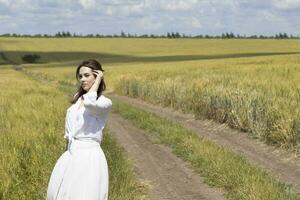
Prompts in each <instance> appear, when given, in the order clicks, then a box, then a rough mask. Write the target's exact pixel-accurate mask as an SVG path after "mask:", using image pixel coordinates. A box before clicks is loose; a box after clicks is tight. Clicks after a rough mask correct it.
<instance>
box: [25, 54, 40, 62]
mask: <svg viewBox="0 0 300 200" xmlns="http://www.w3.org/2000/svg"><path fill="white" fill-rule="evenodd" d="M40 58H41V57H40V56H39V55H37V54H26V55H24V56H23V57H22V60H23V61H24V62H27V63H35V62H36V61H37V60H38V59H40Z"/></svg>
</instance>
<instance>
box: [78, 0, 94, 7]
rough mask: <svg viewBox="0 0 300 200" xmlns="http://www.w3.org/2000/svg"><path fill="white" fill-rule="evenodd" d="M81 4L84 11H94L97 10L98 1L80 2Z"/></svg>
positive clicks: (80, 0) (83, 0)
mask: <svg viewBox="0 0 300 200" xmlns="http://www.w3.org/2000/svg"><path fill="white" fill-rule="evenodd" d="M79 4H80V5H81V6H82V7H83V8H84V9H92V8H95V6H96V1H95V0H79Z"/></svg>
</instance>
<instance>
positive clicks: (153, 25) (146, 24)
mask: <svg viewBox="0 0 300 200" xmlns="http://www.w3.org/2000/svg"><path fill="white" fill-rule="evenodd" d="M137 25H138V26H139V27H140V28H141V29H143V30H156V29H160V28H162V26H163V23H162V22H161V21H159V20H157V19H154V18H151V17H143V18H141V19H137Z"/></svg>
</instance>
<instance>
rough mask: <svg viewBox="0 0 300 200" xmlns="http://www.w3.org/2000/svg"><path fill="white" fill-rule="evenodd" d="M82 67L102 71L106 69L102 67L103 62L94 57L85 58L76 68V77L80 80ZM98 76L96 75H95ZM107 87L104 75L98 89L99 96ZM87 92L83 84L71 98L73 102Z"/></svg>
mask: <svg viewBox="0 0 300 200" xmlns="http://www.w3.org/2000/svg"><path fill="white" fill-rule="evenodd" d="M81 67H89V68H91V69H92V70H101V71H102V72H104V70H103V69H102V66H101V64H100V63H99V62H98V61H97V60H94V59H88V60H84V61H82V62H81V63H80V64H79V65H78V66H77V69H76V79H77V80H78V81H79V78H78V76H79V70H80V68H81ZM94 76H95V77H96V75H94ZM105 89H106V85H105V82H104V77H102V80H101V82H100V85H99V88H98V90H97V98H99V96H100V95H101V94H102V92H103V91H104V90H105ZM85 93H86V91H85V90H83V88H82V87H81V86H79V87H78V90H77V92H76V94H75V95H74V97H73V99H72V100H71V103H72V104H74V103H76V101H77V100H78V99H79V98H80V97H81V96H82V95H84V94H85Z"/></svg>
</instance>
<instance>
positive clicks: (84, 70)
mask: <svg viewBox="0 0 300 200" xmlns="http://www.w3.org/2000/svg"><path fill="white" fill-rule="evenodd" d="M78 79H79V81H80V84H81V87H82V89H83V90H85V91H89V89H90V88H91V87H92V85H93V84H94V82H95V76H94V74H93V72H92V69H91V68H89V67H80V69H79V73H78Z"/></svg>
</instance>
